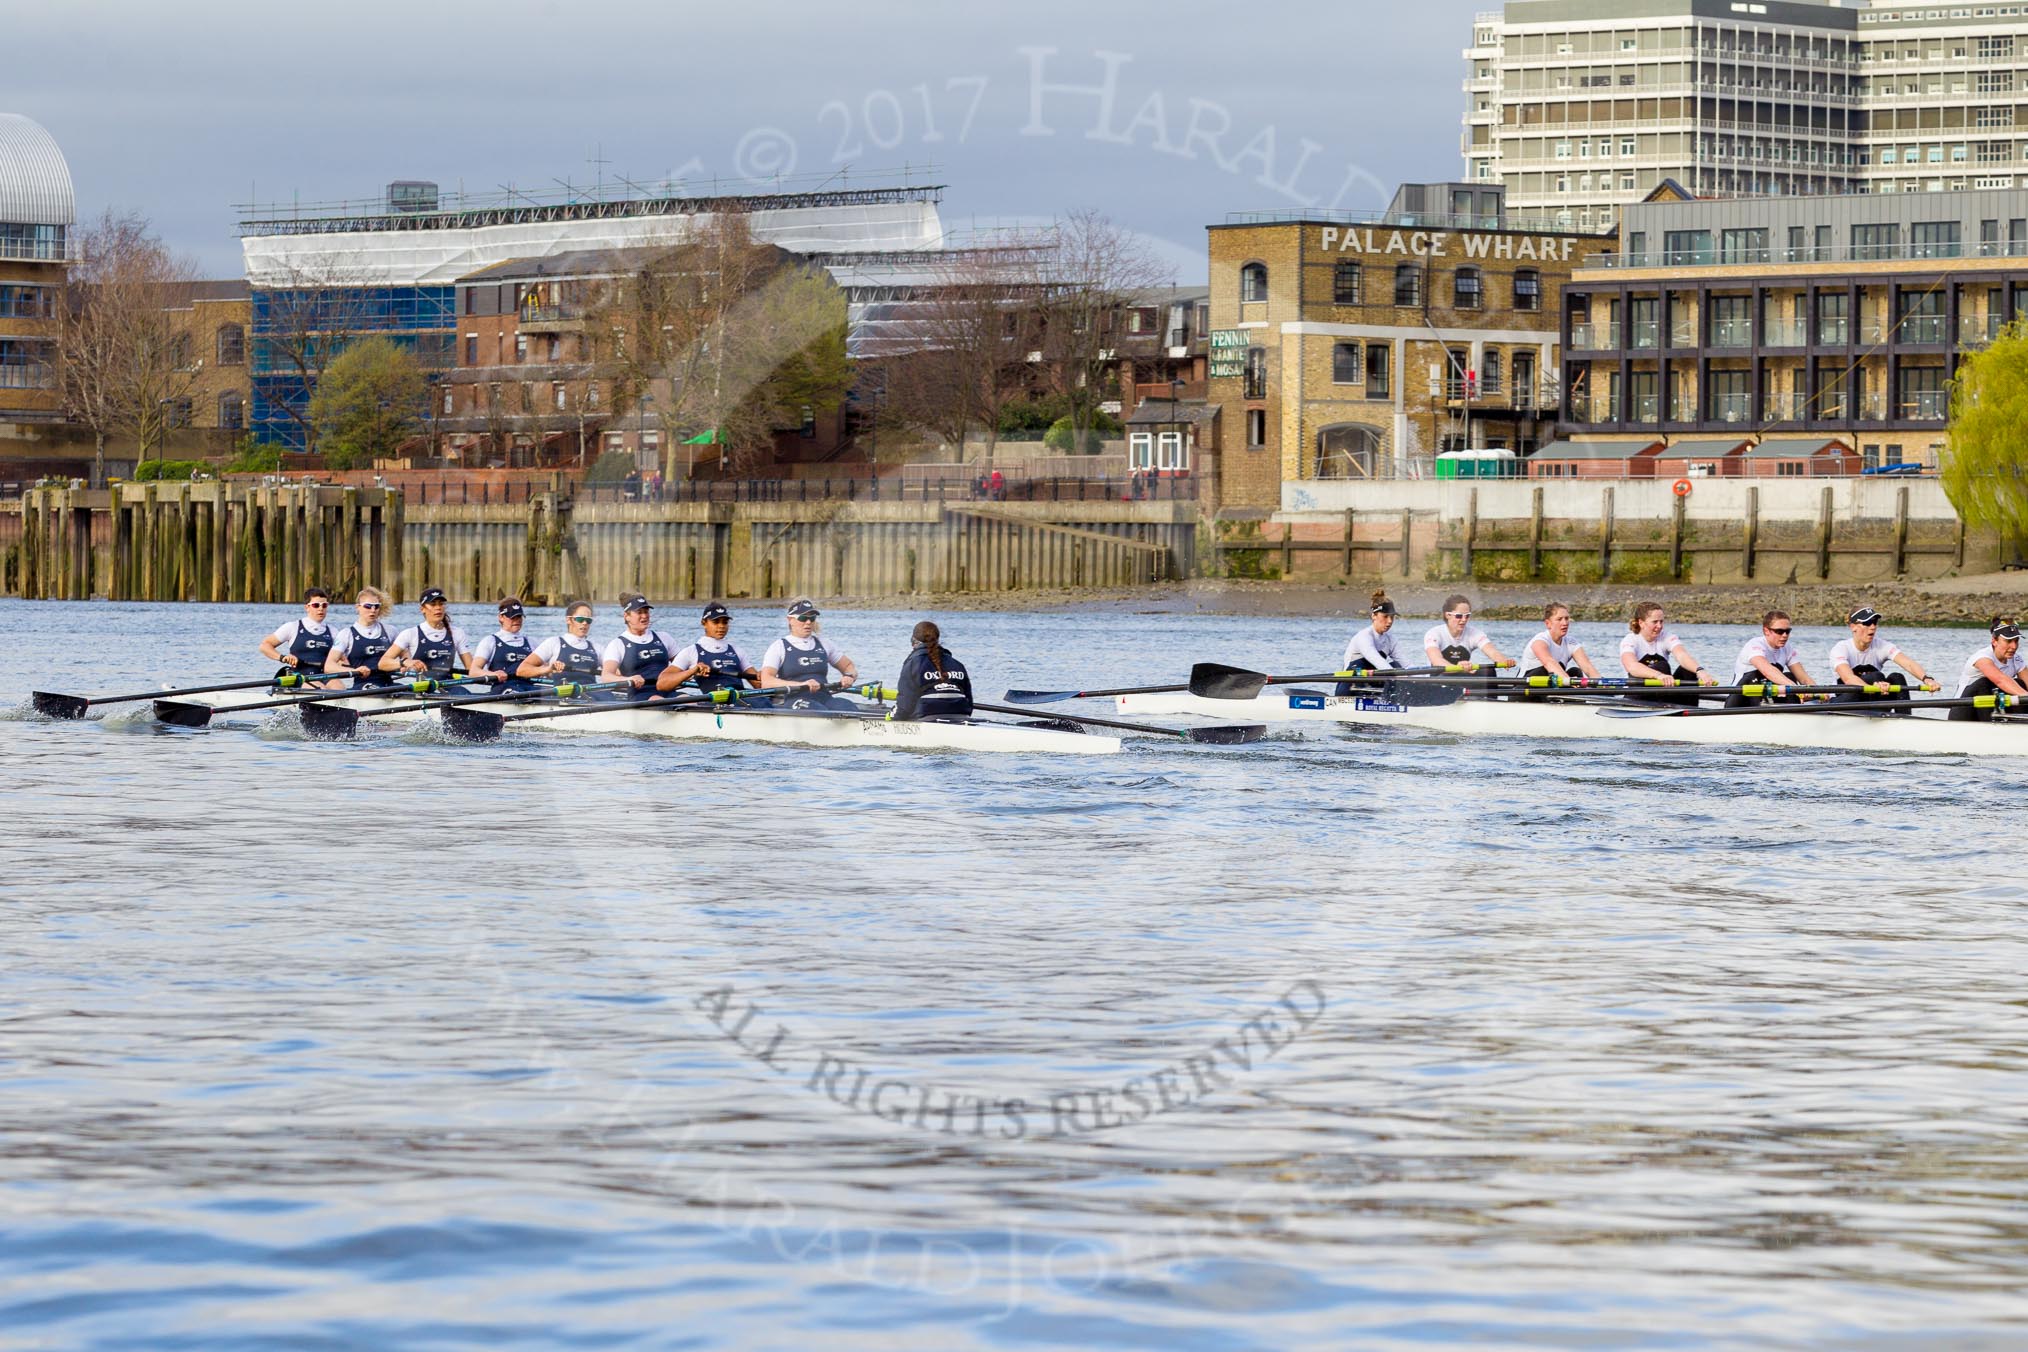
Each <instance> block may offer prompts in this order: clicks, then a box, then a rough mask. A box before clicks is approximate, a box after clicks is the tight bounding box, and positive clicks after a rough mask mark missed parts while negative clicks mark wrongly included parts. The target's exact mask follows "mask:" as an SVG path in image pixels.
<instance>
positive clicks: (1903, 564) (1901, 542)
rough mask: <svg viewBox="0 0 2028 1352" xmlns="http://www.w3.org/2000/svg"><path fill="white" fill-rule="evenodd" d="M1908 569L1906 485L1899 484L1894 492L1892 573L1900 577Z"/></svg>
mask: <svg viewBox="0 0 2028 1352" xmlns="http://www.w3.org/2000/svg"><path fill="white" fill-rule="evenodd" d="M1907 571H1908V485H1907V484H1901V485H1899V486H1898V487H1897V488H1896V489H1895V493H1894V575H1895V576H1896V577H1900V576H1901V575H1902V574H1903V573H1905V572H1907Z"/></svg>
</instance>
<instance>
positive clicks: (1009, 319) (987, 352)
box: [880, 248, 1037, 461]
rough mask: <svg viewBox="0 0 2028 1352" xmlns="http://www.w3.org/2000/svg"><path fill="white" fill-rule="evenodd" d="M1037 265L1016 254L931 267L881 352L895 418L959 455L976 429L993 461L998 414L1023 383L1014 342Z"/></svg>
mask: <svg viewBox="0 0 2028 1352" xmlns="http://www.w3.org/2000/svg"><path fill="white" fill-rule="evenodd" d="M1036 261H1037V260H1036V259H1035V257H1034V255H1033V252H1032V251H1031V250H1027V249H1022V248H1006V249H967V250H963V251H955V250H954V251H953V252H952V254H951V256H950V257H948V258H947V259H944V260H941V261H940V262H939V263H938V264H937V265H936V266H935V267H934V268H932V270H931V272H932V282H931V284H930V286H929V287H928V288H927V289H926V291H925V292H924V293H923V294H921V295H920V296H918V297H917V298H915V299H914V300H913V301H912V302H910V303H909V304H908V309H907V311H906V313H907V315H908V319H907V320H906V321H905V323H904V324H903V325H902V326H901V331H900V332H897V333H894V334H892V335H890V336H889V337H888V338H887V339H886V343H885V350H883V352H882V353H881V354H880V357H881V360H882V362H883V364H884V366H885V367H886V374H887V391H888V393H887V404H888V408H889V409H890V410H891V411H892V413H893V416H895V417H896V418H898V419H900V420H901V421H902V422H904V423H906V424H908V425H910V426H913V427H917V428H920V429H921V430H923V431H925V432H929V433H931V434H933V435H935V436H937V437H938V438H940V439H941V440H944V441H946V442H948V443H950V444H951V445H953V446H956V447H958V448H959V449H960V452H961V453H962V449H963V447H964V444H965V439H966V437H967V436H968V435H969V434H970V433H971V431H972V429H974V428H978V429H981V430H982V431H984V432H985V434H986V456H987V459H988V460H989V461H990V460H991V459H992V456H993V452H994V450H995V449H996V447H997V443H998V438H999V431H1000V412H1001V410H1002V409H1003V408H1004V407H1005V406H1006V404H1007V402H1008V401H1009V400H1010V399H1013V398H1015V397H1016V396H1017V395H1019V394H1020V393H1021V391H1022V388H1023V385H1024V383H1025V370H1024V363H1025V359H1026V356H1027V349H1026V348H1025V347H1023V346H1022V345H1021V342H1020V338H1021V329H1022V327H1023V325H1024V323H1025V321H1026V317H1027V313H1028V311H1029V308H1030V307H1031V306H1032V304H1033V303H1034V301H1035V299H1036V288H1035V284H1034V277H1033V274H1034V271H1035V267H1036Z"/></svg>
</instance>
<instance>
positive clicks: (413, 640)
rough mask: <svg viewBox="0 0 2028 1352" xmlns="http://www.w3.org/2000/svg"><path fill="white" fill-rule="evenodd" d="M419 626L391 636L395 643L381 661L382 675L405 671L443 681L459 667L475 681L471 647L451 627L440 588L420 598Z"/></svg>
mask: <svg viewBox="0 0 2028 1352" xmlns="http://www.w3.org/2000/svg"><path fill="white" fill-rule="evenodd" d="M418 604H419V605H420V606H421V607H422V623H420V624H415V625H411V626H409V627H408V628H407V629H404V630H402V631H401V632H400V633H399V634H396V635H395V636H394V643H393V645H392V646H391V647H389V648H388V650H387V651H386V652H385V653H382V654H381V657H380V669H381V670H382V671H406V672H411V673H413V674H416V675H428V676H430V677H433V678H435V679H436V680H443V679H445V678H446V677H448V676H449V675H450V674H451V672H452V671H453V670H454V669H456V668H457V667H459V666H463V667H464V669H465V670H466V671H468V672H471V673H472V675H473V676H474V677H477V676H478V672H477V671H475V670H474V669H473V666H472V647H471V645H470V644H468V643H466V642H465V636H464V635H463V634H461V633H459V632H458V631H457V629H456V628H454V627H453V626H452V624H451V610H450V600H449V598H448V597H446V596H445V595H444V593H443V589H442V588H440V587H430V588H428V589H426V590H425V591H424V592H423V594H422V599H421V601H420V602H418Z"/></svg>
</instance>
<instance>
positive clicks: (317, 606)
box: [261, 587, 331, 676]
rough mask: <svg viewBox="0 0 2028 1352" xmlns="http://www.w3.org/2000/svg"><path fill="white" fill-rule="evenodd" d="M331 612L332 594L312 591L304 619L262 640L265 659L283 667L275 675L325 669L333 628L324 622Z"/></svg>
mask: <svg viewBox="0 0 2028 1352" xmlns="http://www.w3.org/2000/svg"><path fill="white" fill-rule="evenodd" d="M330 610H331V593H330V592H327V591H325V590H324V589H323V588H322V587H312V588H310V589H309V590H308V591H306V592H304V593H303V618H302V619H300V620H290V621H289V622H288V623H287V624H285V625H283V626H282V627H281V628H279V629H277V630H275V632H274V633H272V634H269V635H268V636H267V637H266V638H264V639H262V640H261V656H262V657H265V658H267V659H268V661H270V662H279V663H280V664H281V667H282V669H281V670H280V671H278V672H276V673H275V675H277V676H286V675H288V674H289V673H290V672H292V671H303V672H317V671H322V670H323V669H324V659H325V658H326V657H328V656H330V653H331V626H330V625H328V624H326V623H325V622H324V617H325V616H326V615H328V614H329V613H330Z"/></svg>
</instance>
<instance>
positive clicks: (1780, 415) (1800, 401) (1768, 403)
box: [1760, 394, 1809, 421]
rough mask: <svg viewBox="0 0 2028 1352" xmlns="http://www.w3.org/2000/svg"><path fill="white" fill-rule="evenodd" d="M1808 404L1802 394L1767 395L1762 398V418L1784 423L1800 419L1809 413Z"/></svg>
mask: <svg viewBox="0 0 2028 1352" xmlns="http://www.w3.org/2000/svg"><path fill="white" fill-rule="evenodd" d="M1808 404H1809V401H1808V400H1806V399H1804V398H1803V396H1801V395H1800V394H1766V395H1762V396H1761V400H1760V416H1761V417H1763V418H1769V419H1781V420H1783V421H1787V420H1789V419H1792V418H1800V417H1802V416H1803V415H1804V414H1805V413H1807V412H1808V411H1809V409H1808Z"/></svg>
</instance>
